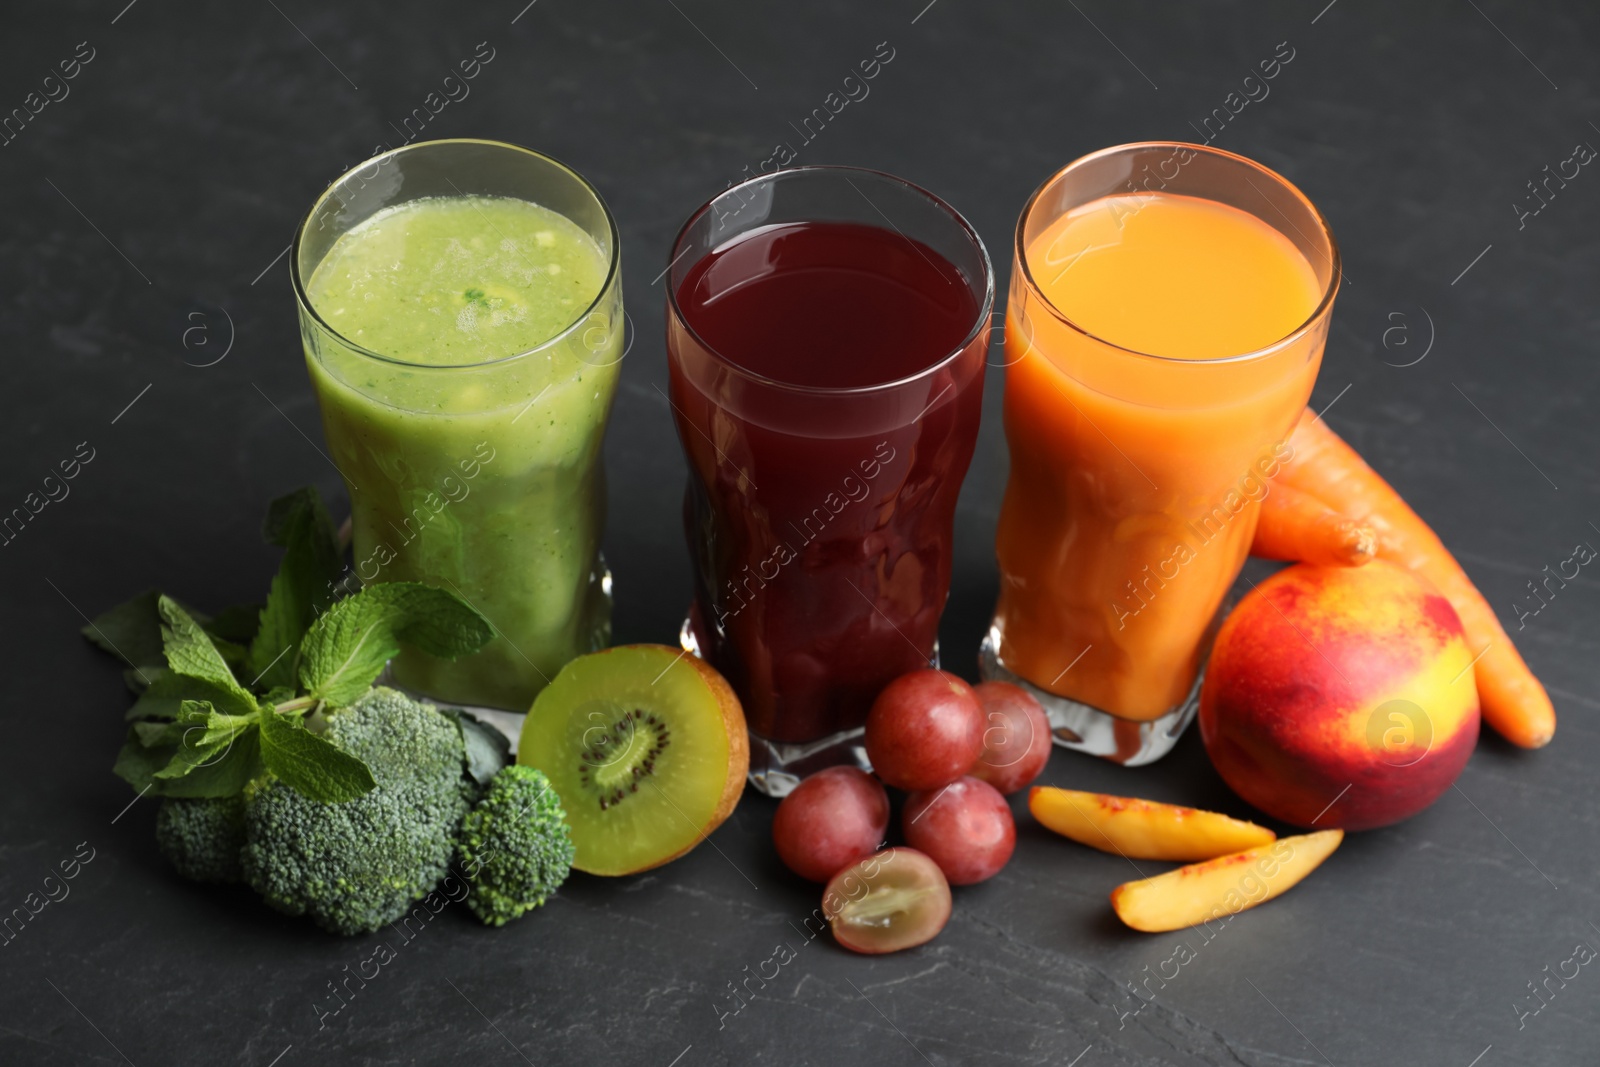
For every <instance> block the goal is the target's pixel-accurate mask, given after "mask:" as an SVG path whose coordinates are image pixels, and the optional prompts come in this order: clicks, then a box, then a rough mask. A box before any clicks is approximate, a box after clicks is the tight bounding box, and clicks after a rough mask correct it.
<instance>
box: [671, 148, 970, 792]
mask: <svg viewBox="0 0 1600 1067" xmlns="http://www.w3.org/2000/svg"><path fill="white" fill-rule="evenodd" d="M880 212H881V213H880ZM673 251H674V255H675V256H680V257H681V259H680V260H679V261H677V262H676V263H675V266H674V268H673V269H674V271H675V273H674V274H673V276H672V282H671V284H672V290H671V299H670V301H669V315H668V320H667V347H668V366H669V371H670V376H671V400H672V405H673V408H674V416H675V418H676V420H677V426H678V436H679V439H680V440H681V441H682V443H683V448H684V451H685V453H686V454H687V456H688V459H689V468H690V473H689V484H688V490H687V492H686V494H685V500H684V523H685V529H686V534H687V537H688V541H689V545H690V550H691V553H692V556H693V563H694V575H695V588H694V599H693V603H692V606H691V609H690V613H689V619H688V621H687V622H686V624H685V628H684V639H685V644H686V645H687V646H688V647H691V648H693V649H695V650H696V651H698V652H699V653H700V654H701V655H703V656H704V657H705V658H706V659H707V660H708V661H709V662H710V663H711V664H712V665H714V666H715V667H716V668H717V669H718V670H720V671H722V672H723V674H725V675H726V676H727V678H728V680H729V681H730V682H731V683H732V684H733V686H734V688H735V690H736V691H737V692H738V693H739V696H740V699H741V700H742V701H743V703H744V708H745V715H746V718H747V720H748V722H749V725H750V730H751V733H752V735H753V737H752V742H753V744H752V755H751V767H752V780H753V781H754V782H755V784H756V785H757V787H758V788H762V789H764V790H766V791H768V792H773V793H780V794H781V793H783V792H786V791H787V789H788V788H789V787H791V786H792V784H793V782H794V781H795V780H797V779H798V777H799V776H801V775H802V774H804V773H809V772H810V771H812V770H815V769H817V768H818V767H820V766H824V765H827V764H829V763H838V762H844V761H851V760H853V761H856V762H860V760H861V753H860V752H859V731H860V727H861V726H862V723H863V722H864V721H865V718H866V714H867V710H868V708H869V707H870V706H871V704H872V701H873V699H874V698H875V697H876V696H877V694H878V691H879V690H880V689H882V688H883V687H884V686H885V685H886V684H888V682H890V681H891V680H893V679H894V678H895V677H897V676H898V675H900V674H903V673H905V672H906V671H910V670H915V669H917V668H919V667H925V666H928V665H929V664H930V663H934V662H937V656H938V644H937V642H938V627H939V616H940V613H941V612H942V611H943V608H944V603H945V599H946V596H947V594H948V592H949V585H950V561H951V526H952V521H953V517H954V512H955V504H956V496H957V494H958V492H959V491H960V487H961V480H962V478H963V476H964V475H965V474H966V470H967V465H968V463H969V461H970V460H971V458H972V451H973V446H974V443H975V441H976V438H977V431H978V420H979V414H980V408H981V404H982V389H983V366H984V351H985V348H986V346H987V341H988V322H989V311H990V307H991V304H992V299H993V297H992V294H993V281H992V273H991V271H990V270H989V264H988V257H987V255H986V253H985V252H984V250H983V246H982V244H981V242H979V241H978V238H977V235H976V234H975V233H973V232H972V231H971V229H970V227H968V226H967V225H966V224H965V222H964V221H963V220H961V218H960V216H959V215H956V214H955V213H954V212H953V211H951V210H950V209H949V208H947V207H945V206H944V205H943V204H942V203H941V202H939V201H938V200H936V199H935V198H933V197H932V196H930V195H929V194H927V193H924V192H922V191H921V190H919V189H916V188H915V187H912V186H909V185H907V184H906V183H904V182H901V181H899V180H897V179H893V178H889V177H888V176H885V175H878V174H875V173H873V172H870V171H859V170H854V169H849V168H834V167H818V168H805V169H802V170H797V171H785V172H780V173H778V174H776V175H772V176H768V177H765V178H760V179H756V180H755V181H754V182H751V183H746V184H745V185H744V186H736V187H734V188H733V189H730V190H729V191H728V192H726V193H724V194H723V195H722V196H721V197H718V198H717V200H714V201H712V203H711V204H710V205H708V206H707V207H706V208H704V209H702V211H701V212H700V213H699V214H698V215H696V216H695V218H693V219H691V220H690V222H689V224H688V225H687V226H686V227H685V229H684V233H683V234H682V235H680V238H679V242H678V245H677V247H675V248H674V250H673ZM696 252H698V253H699V254H698V255H696V254H694V253H696Z"/></svg>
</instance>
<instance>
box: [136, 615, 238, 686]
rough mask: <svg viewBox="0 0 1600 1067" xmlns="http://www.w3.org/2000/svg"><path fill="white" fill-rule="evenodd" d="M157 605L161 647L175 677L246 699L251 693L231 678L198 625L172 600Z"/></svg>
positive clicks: (218, 653)
mask: <svg viewBox="0 0 1600 1067" xmlns="http://www.w3.org/2000/svg"><path fill="white" fill-rule="evenodd" d="M157 606H158V607H159V609H160V611H161V618H162V619H163V620H164V621H165V622H166V625H165V626H163V627H162V628H161V644H162V648H163V649H164V650H165V652H166V654H167V666H168V667H170V668H172V670H174V671H175V672H177V673H178V674H186V675H188V676H189V677H190V678H199V679H201V680H202V681H207V682H211V683H213V684H215V685H216V686H217V687H219V688H221V689H225V690H228V691H230V692H233V693H235V694H237V695H238V696H240V697H242V698H244V699H245V700H249V699H250V694H249V693H247V692H246V691H245V689H244V687H243V686H241V685H240V684H239V683H238V681H237V680H236V679H235V678H234V677H233V671H232V670H230V669H229V668H228V664H227V661H226V660H224V659H223V658H222V653H220V652H218V651H217V646H216V645H215V644H213V643H212V641H211V636H210V635H209V634H207V633H206V632H205V630H204V629H203V628H202V627H201V626H200V624H199V623H198V622H196V621H195V620H194V618H193V617H192V616H191V615H190V614H189V613H188V612H186V611H184V610H183V609H182V608H180V607H179V606H178V605H177V602H176V601H174V600H173V599H172V598H171V597H165V596H164V597H161V598H160V599H159V600H158V601H157Z"/></svg>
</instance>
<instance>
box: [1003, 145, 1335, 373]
mask: <svg viewBox="0 0 1600 1067" xmlns="http://www.w3.org/2000/svg"><path fill="white" fill-rule="evenodd" d="M1152 148H1154V149H1160V148H1170V149H1173V150H1174V151H1178V150H1182V149H1188V150H1190V151H1193V152H1196V153H1204V154H1206V155H1211V156H1217V157H1220V158H1224V159H1228V160H1231V161H1233V162H1235V163H1242V164H1244V165H1245V166H1247V167H1249V168H1251V169H1253V170H1255V171H1256V172H1257V173H1259V174H1261V175H1263V176H1264V177H1266V178H1267V179H1269V180H1271V181H1272V182H1273V183H1275V184H1276V185H1278V186H1280V187H1281V188H1283V189H1286V190H1288V191H1289V193H1290V194H1291V195H1292V196H1294V197H1295V198H1296V199H1297V200H1299V201H1300V202H1301V203H1302V204H1304V205H1305V207H1306V210H1308V211H1309V212H1311V217H1312V218H1314V219H1316V221H1317V225H1318V226H1320V227H1321V229H1322V235H1323V237H1324V238H1326V239H1327V242H1328V259H1329V268H1330V270H1329V275H1328V281H1327V284H1325V285H1324V286H1323V290H1322V299H1320V300H1319V301H1317V306H1316V307H1315V308H1313V309H1312V311H1311V314H1310V315H1309V316H1308V317H1307V318H1306V320H1305V321H1304V322H1302V323H1301V324H1300V325H1298V326H1296V327H1295V328H1294V329H1292V330H1290V331H1289V332H1288V333H1287V334H1285V335H1283V336H1282V337H1280V338H1278V339H1277V340H1276V341H1272V342H1271V343H1269V344H1265V345H1262V346H1261V347H1259V348H1254V349H1251V350H1250V351H1248V352H1240V353H1237V354H1235V355H1231V356H1217V357H1214V358H1212V359H1183V358H1181V357H1178V356H1163V355H1161V354H1160V353H1157V352H1142V351H1140V350H1139V349H1137V348H1129V347H1127V346H1126V345H1119V344H1117V343H1116V342H1115V341H1109V340H1107V339H1106V338H1104V337H1101V336H1100V335H1099V334H1096V333H1093V332H1091V331H1090V330H1088V329H1086V328H1084V327H1083V326H1081V325H1079V324H1078V323H1077V322H1074V321H1073V320H1072V317H1071V316H1069V315H1068V314H1067V313H1066V312H1064V311H1062V310H1061V309H1060V308H1058V307H1056V305H1055V302H1054V301H1052V300H1051V299H1050V298H1049V297H1048V296H1046V295H1045V294H1044V290H1043V289H1041V288H1040V287H1039V283H1038V282H1037V281H1035V280H1034V277H1033V271H1032V269H1031V268H1030V267H1029V266H1028V256H1027V249H1026V245H1025V242H1024V239H1023V230H1024V229H1025V228H1026V227H1027V224H1028V219H1029V217H1030V216H1031V215H1032V214H1033V211H1034V208H1035V207H1036V206H1038V203H1039V198H1040V197H1041V196H1043V195H1044V193H1045V191H1046V190H1047V189H1049V188H1050V187H1051V186H1052V185H1054V184H1055V183H1056V182H1057V181H1059V180H1060V179H1061V178H1063V177H1065V176H1066V175H1067V174H1068V173H1069V172H1071V171H1074V170H1077V169H1079V168H1080V167H1082V166H1084V165H1086V164H1088V163H1090V162H1092V161H1094V160H1098V159H1101V158H1104V157H1106V156H1110V155H1115V154H1117V153H1121V152H1129V151H1132V150H1134V149H1152ZM1104 195H1113V194H1104ZM1179 195H1188V194H1179ZM1205 199H1210V198H1205ZM1085 202H1086V203H1087V202H1088V201H1085ZM1218 202H1219V203H1220V201H1218ZM1263 221H1265V220H1263ZM1268 225H1271V223H1268ZM1273 228H1274V229H1277V227H1276V226H1274V227H1273ZM1279 232H1280V233H1282V232H1283V231H1281V230H1279ZM1013 244H1014V246H1015V254H1016V261H1017V268H1018V270H1019V271H1020V272H1021V275H1022V279H1023V281H1024V283H1025V284H1026V285H1027V286H1028V289H1029V291H1030V292H1031V293H1032V294H1033V295H1034V296H1035V297H1037V298H1038V300H1039V302H1040V303H1041V304H1043V305H1044V306H1045V307H1046V308H1048V309H1049V310H1050V314H1052V315H1053V316H1055V318H1056V320H1057V321H1058V322H1060V323H1061V324H1062V325H1064V326H1066V327H1067V328H1069V329H1071V330H1073V331H1074V332H1076V333H1079V334H1082V335H1083V336H1084V337H1086V338H1088V339H1089V340H1091V341H1093V342H1095V343H1096V344H1099V345H1104V346H1105V347H1107V348H1110V349H1114V350H1115V351H1117V352H1119V353H1123V354H1125V355H1129V356H1136V357H1138V358H1140V359H1156V360H1161V361H1162V362H1164V363H1186V364H1191V365H1205V364H1212V363H1243V362H1247V361H1249V360H1255V359H1261V358H1263V357H1266V356H1269V355H1272V354H1273V353H1275V352H1277V351H1279V350H1281V349H1282V348H1284V347H1285V346H1286V345H1289V344H1292V343H1293V342H1295V341H1298V340H1299V339H1300V338H1302V337H1304V336H1305V335H1306V334H1307V333H1308V332H1309V331H1310V330H1311V328H1312V327H1313V326H1315V325H1316V324H1317V321H1318V320H1319V319H1321V318H1323V317H1324V316H1325V315H1326V314H1327V312H1328V309H1329V308H1330V307H1331V306H1332V304H1333V298H1334V296H1335V294H1337V293H1338V291H1339V283H1340V281H1341V280H1342V279H1343V278H1344V261H1343V259H1342V257H1341V256H1340V254H1339V242H1338V241H1337V240H1335V238H1334V236H1333V227H1332V226H1331V225H1329V224H1328V220H1327V218H1326V217H1325V216H1324V215H1323V214H1322V212H1321V211H1320V210H1319V209H1318V208H1317V205H1316V204H1314V203H1312V201H1311V198H1310V197H1309V196H1307V195H1306V194H1305V193H1304V192H1302V191H1301V190H1300V187H1299V186H1297V185H1295V184H1294V183H1293V182H1291V181H1290V180H1289V179H1288V178H1285V177H1284V176H1283V175H1281V174H1279V173H1278V172H1277V171H1275V170H1273V169H1272V168H1271V167H1268V166H1266V165H1264V164H1262V163H1258V162H1256V161H1255V160H1253V159H1250V158H1249V157H1247V156H1241V155H1239V154H1238V153H1236V152H1229V151H1227V150H1226V149H1223V148H1213V147H1211V146H1210V145H1200V144H1194V143H1192V142H1189V141H1131V142H1129V143H1127V144H1119V145H1111V146H1110V147H1108V148H1101V149H1099V150H1097V151H1094V152H1089V153H1087V154H1085V155H1081V156H1079V157H1078V158H1077V159H1074V160H1073V161H1072V162H1071V163H1068V164H1067V165H1066V166H1064V167H1062V168H1061V169H1060V170H1058V171H1056V172H1055V173H1054V174H1051V175H1050V176H1049V177H1048V178H1046V179H1045V180H1044V181H1043V182H1042V183H1040V185H1039V187H1038V188H1037V189H1035V190H1034V191H1033V194H1032V195H1031V196H1029V197H1028V201H1027V203H1026V204H1024V205H1023V207H1022V213H1021V214H1020V215H1018V216H1017V228H1016V233H1015V237H1014V240H1013Z"/></svg>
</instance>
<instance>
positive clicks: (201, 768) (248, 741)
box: [112, 722, 262, 797]
mask: <svg viewBox="0 0 1600 1067" xmlns="http://www.w3.org/2000/svg"><path fill="white" fill-rule="evenodd" d="M187 729H188V727H185V726H182V725H180V724H178V723H175V722H165V723H153V722H139V723H134V724H133V725H132V726H131V727H129V729H128V736H127V739H126V741H125V742H124V744H123V746H122V751H121V752H120V753H118V755H117V762H116V764H115V766H113V767H112V770H113V771H114V772H115V773H116V774H117V776H118V777H120V778H121V779H122V780H123V781H125V782H127V783H128V784H129V785H131V786H133V787H134V788H135V789H137V790H139V791H140V792H146V791H148V792H149V793H151V795H153V796H166V797H228V796H233V795H235V794H236V793H238V792H239V791H240V790H242V789H243V788H244V787H245V786H246V785H248V784H249V783H250V781H251V780H252V779H255V778H258V777H260V776H261V773H262V766H261V743H260V736H259V731H258V730H257V728H256V727H255V725H254V724H252V725H250V726H248V727H246V728H245V729H243V730H240V731H239V732H238V733H236V734H235V735H234V736H233V737H232V738H230V739H229V740H228V741H227V742H221V743H216V742H213V743H211V744H209V745H206V746H204V747H203V749H200V750H195V749H189V750H187V751H186V750H185V749H184V747H183V745H182V744H181V739H182V737H183V734H184V732H185V730H187ZM202 735H203V729H202V731H201V733H200V734H195V735H193V737H194V738H195V739H198V738H199V737H200V736H202ZM174 761H179V765H180V766H182V767H183V768H184V770H183V773H182V774H181V776H175V775H174V774H173V773H172V770H175V768H174Z"/></svg>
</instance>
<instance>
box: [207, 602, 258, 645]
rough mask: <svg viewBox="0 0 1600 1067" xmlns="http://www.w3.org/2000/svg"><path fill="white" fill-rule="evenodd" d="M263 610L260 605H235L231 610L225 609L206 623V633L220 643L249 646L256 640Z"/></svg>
mask: <svg viewBox="0 0 1600 1067" xmlns="http://www.w3.org/2000/svg"><path fill="white" fill-rule="evenodd" d="M261 608H262V605H260V604H235V605H234V606H233V607H231V608H223V609H222V610H221V611H219V612H217V613H216V615H214V616H213V617H212V618H211V620H210V621H209V622H206V623H205V627H206V633H208V634H210V635H211V636H212V637H214V638H216V639H217V640H219V641H231V642H232V643H234V644H236V645H249V644H250V642H251V641H253V640H255V636H256V631H257V630H258V629H259V628H260V625H261Z"/></svg>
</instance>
